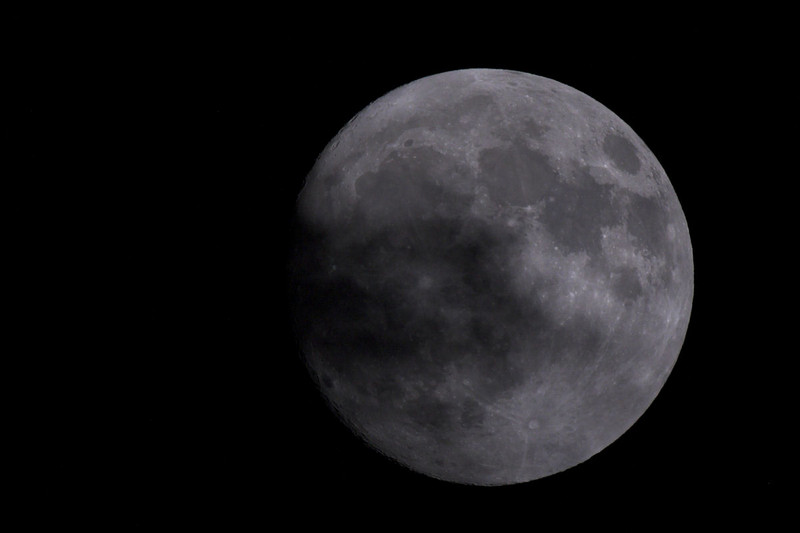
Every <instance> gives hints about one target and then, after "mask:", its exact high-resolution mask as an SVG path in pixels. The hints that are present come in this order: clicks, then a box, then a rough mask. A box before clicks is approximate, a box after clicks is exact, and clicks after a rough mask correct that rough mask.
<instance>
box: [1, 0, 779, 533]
mask: <svg viewBox="0 0 800 533" xmlns="http://www.w3.org/2000/svg"><path fill="white" fill-rule="evenodd" d="M308 9H309V11H310V12H309V13H305V14H302V13H292V14H290V13H288V12H279V11H264V12H250V13H235V14H234V13H224V14H221V13H217V12H205V13H198V12H194V13H193V14H191V15H189V14H178V15H175V14H170V15H166V14H164V13H160V12H158V13H157V12H153V13H138V14H132V13H130V14H119V13H115V14H111V13H83V14H80V13H79V14H75V13H69V14H68V15H69V18H68V19H61V16H60V15H59V14H55V15H54V14H48V16H46V17H45V16H42V15H41V14H38V15H37V16H29V15H19V16H14V17H12V18H11V19H9V20H10V26H11V27H12V29H13V30H14V31H13V33H12V39H11V46H10V48H9V52H10V54H9V55H10V60H9V63H7V65H6V71H7V73H9V74H10V75H9V76H7V77H6V81H5V84H6V85H8V86H10V87H11V88H12V89H13V90H15V92H14V97H13V98H11V99H9V100H8V103H7V104H6V106H5V107H6V108H7V110H8V112H9V115H8V116H9V117H10V120H9V121H7V127H6V134H7V139H6V140H7V141H8V144H7V146H9V147H10V148H11V150H10V151H9V152H10V153H11V154H12V158H13V161H15V162H18V163H22V164H21V165H19V166H18V167H16V169H15V174H14V177H15V179H14V180H12V183H13V188H14V190H15V191H16V190H17V189H18V192H15V195H12V196H11V198H12V200H13V201H12V202H11V204H12V205H10V206H9V211H8V212H9V213H10V214H11V215H12V219H13V220H14V223H13V224H12V226H11V227H12V230H13V231H12V239H14V240H15V241H19V242H15V243H16V244H18V245H20V247H21V249H22V251H23V253H21V254H19V255H18V257H20V260H19V264H20V267H21V268H20V270H21V271H22V272H23V273H25V274H33V276H34V278H35V279H36V280H37V281H36V282H35V283H34V282H31V283H29V284H27V285H26V284H22V286H23V287H34V288H36V289H37V294H39V293H41V294H40V295H39V296H37V298H36V299H35V302H34V303H33V304H31V303H30V302H31V301H33V299H32V298H28V306H29V307H24V308H22V307H21V308H20V309H26V310H25V311H20V313H19V318H21V319H22V320H21V321H20V322H21V323H24V322H26V321H27V319H28V318H30V317H34V316H35V317H39V316H40V315H44V316H43V318H46V319H48V320H49V321H48V322H47V323H48V324H49V323H51V322H52V323H55V324H56V325H54V326H53V327H52V329H50V328H41V327H37V328H35V329H34V330H33V332H32V333H31V335H30V337H29V338H30V344H29V346H33V348H30V349H29V350H28V352H26V356H25V361H28V362H31V365H30V366H31V368H29V373H28V374H26V375H27V376H28V377H30V378H31V382H33V383H35V385H36V386H37V388H39V387H40V388H41V391H42V394H36V395H31V396H32V397H33V398H34V399H35V401H34V402H33V404H35V406H36V407H38V408H40V409H41V411H40V412H41V415H40V417H39V418H38V419H37V421H36V422H35V423H33V425H34V426H36V427H37V429H38V430H41V431H43V434H42V435H43V436H42V437H41V438H32V439H31V442H32V444H33V449H34V450H36V453H37V456H38V458H39V459H38V460H36V461H34V463H35V464H36V465H38V466H42V465H44V466H43V467H42V473H41V474H40V475H39V476H38V477H36V478H35V483H33V485H34V487H33V488H31V489H30V490H31V491H32V492H30V494H31V495H32V497H34V498H38V497H39V495H42V494H43V495H45V496H47V497H48V498H49V499H51V500H52V501H54V502H57V503H56V504H54V507H52V509H53V510H51V511H50V513H51V514H52V513H55V514H56V515H57V516H58V515H59V513H68V514H70V515H73V514H74V515H77V516H80V517H83V518H87V517H88V518H90V519H94V518H98V517H100V516H105V517H107V518H105V519H106V520H108V521H109V523H110V524H135V525H136V524H138V525H140V526H149V525H151V524H155V523H164V521H165V520H166V521H170V522H172V521H174V522H175V523H197V524H212V523H219V524H226V525H233V524H236V525H239V524H242V525H249V526H253V527H269V526H270V525H273V524H274V523H275V521H276V520H278V519H288V520H290V521H291V523H294V524H297V525H298V526H303V527H305V526H311V525H314V526H316V525H326V526H330V527H339V526H342V525H344V526H357V525H358V524H359V523H362V522H363V523H364V524H366V525H368V524H370V523H374V522H373V521H372V517H374V516H378V517H380V520H381V521H382V522H381V523H384V524H385V523H386V522H387V521H388V522H389V523H394V522H395V521H396V520H399V519H406V520H409V521H410V522H411V523H419V524H420V525H422V524H430V523H431V522H430V520H438V521H441V523H447V524H450V525H451V526H452V525H471V524H474V523H475V521H476V520H478V519H481V518H486V519H488V520H490V521H491V522H492V523H494V524H495V525H496V522H495V521H496V520H499V519H512V520H514V521H515V520H517V519H519V520H526V519H527V522H526V523H528V524H531V525H532V526H533V525H538V524H543V523H545V522H546V523H556V524H559V525H561V526H562V527H569V526H571V525H575V524H577V523H583V522H585V521H586V522H596V521H600V522H603V521H607V522H608V523H611V524H613V523H620V524H622V523H624V522H626V521H628V520H630V519H631V516H632V515H631V509H636V510H640V511H644V512H646V513H649V514H648V516H650V517H655V518H653V520H657V521H659V522H660V521H661V520H667V519H669V518H678V519H682V518H684V517H690V516H693V517H697V516H703V517H707V518H709V519H711V520H713V521H719V520H726V521H727V520H731V519H738V517H740V516H757V517H769V516H774V515H775V513H776V512H777V511H779V510H781V509H782V502H783V498H784V497H785V496H786V494H787V493H788V491H789V486H788V483H789V479H788V476H787V475H786V470H787V465H786V463H787V460H788V456H787V455H786V453H785V451H784V447H783V443H784V442H785V438H784V437H783V435H784V430H783V429H782V427H784V426H785V425H786V424H787V423H788V420H790V419H791V417H789V416H788V415H786V414H783V412H782V411H783V409H785V408H786V407H787V406H788V404H787V403H786V400H784V399H782V398H779V394H780V395H782V394H783V393H784V390H785V389H784V388H783V387H782V386H780V385H778V378H779V375H780V374H782V373H783V371H782V368H783V364H784V360H785V359H787V358H789V357H790V352H791V350H790V349H787V348H784V347H783V346H782V344H781V342H780V341H779V335H780V333H781V331H782V330H783V329H784V328H786V327H788V325H789V320H788V319H786V318H783V317H784V316H786V313H785V312H783V311H780V310H779V307H777V304H776V301H775V300H776V299H779V298H780V297H781V295H782V294H784V284H783V283H782V280H783V279H786V278H787V277H788V275H789V268H790V267H789V266H788V264H787V256H786V253H785V252H780V251H779V250H780V249H781V248H780V247H784V246H786V245H787V241H786V237H784V236H782V235H783V233H784V232H785V231H786V229H787V228H788V227H789V226H788V224H787V222H786V220H787V219H788V213H787V212H786V211H784V210H782V208H779V207H778V203H779V200H780V198H781V196H782V195H783V191H784V185H783V183H784V182H785V180H787V179H789V174H790V171H789V169H788V168H785V167H784V165H783V163H782V161H781V157H780V154H781V148H780V145H781V133H780V130H779V129H777V128H776V127H774V126H773V125H774V124H776V123H777V122H780V121H781V120H782V117H783V115H784V114H785V113H786V107H787V106H786V104H785V102H787V101H789V95H788V93H789V90H790V86H788V85H787V83H786V81H785V80H786V77H785V72H784V71H785V67H786V63H785V62H783V60H782V59H781V58H782V56H783V54H785V52H786V49H785V47H784V44H783V42H782V40H781V38H780V35H779V34H780V32H774V31H772V22H773V20H775V19H779V18H780V16H776V17H775V19H773V18H772V17H771V16H769V17H767V18H766V19H761V20H758V19H755V18H752V19H751V18H749V17H748V16H739V17H737V18H729V17H728V18H726V17H721V16H718V15H715V16H713V17H712V16H709V17H702V16H700V15H698V14H696V13H693V14H687V15H686V16H679V17H676V18H677V20H676V21H674V22H672V21H666V20H665V19H664V18H663V17H662V16H661V15H659V16H655V15H644V14H642V15H637V16H636V17H634V19H633V20H634V21H635V23H631V22H630V21H628V19H627V18H626V17H624V16H623V17H622V18H617V17H614V16H613V15H612V16H611V17H609V18H611V19H615V20H616V23H615V24H613V25H609V23H607V22H605V21H603V22H602V23H601V22H600V19H597V18H595V15H594V14H588V13H587V14H585V17H584V18H582V19H581V20H580V21H577V20H575V15H574V14H572V15H570V16H568V17H567V16H564V15H561V16H560V17H558V16H550V15H544V14H538V15H537V17H535V20H532V19H531V18H530V17H529V18H524V17H522V14H521V13H519V14H515V13H510V14H509V13H499V12H498V13H495V12H493V11H491V10H488V12H486V13H477V14H476V16H474V18H472V19H471V20H463V21H462V20H455V19H454V18H453V17H450V16H441V17H435V16H433V13H427V12H426V13H425V15H424V16H423V15H420V16H412V17H407V18H405V19H403V18H401V17H399V16H398V15H397V13H390V12H388V11H389V10H388V9H387V13H366V14H365V13H356V12H354V13H345V12H342V11H340V10H337V11H335V12H327V13H325V12H321V11H319V10H318V9H317V8H311V7H309V8H308ZM312 19H313V20H312ZM64 20H69V21H70V23H66V22H65V21H64ZM579 22H580V23H579ZM776 34H777V35H776ZM471 67H489V68H507V69H513V70H520V71H525V72H530V73H534V74H538V75H541V76H545V77H549V78H553V79H556V80H558V81H560V82H562V83H566V84H567V85H570V86H573V87H575V88H577V89H579V90H581V91H583V92H585V93H587V94H588V95H590V96H592V97H593V98H595V99H597V100H598V101H600V102H601V103H603V104H604V105H606V106H607V107H608V108H610V109H611V110H612V111H614V112H615V113H616V114H617V115H619V116H620V117H621V118H622V119H623V120H624V121H625V122H627V123H628V124H629V125H630V126H631V127H632V128H633V129H634V131H636V132H637V133H638V135H639V136H640V137H641V138H642V139H644V141H645V142H646V143H647V145H648V146H649V147H650V148H651V149H652V151H653V152H654V153H655V155H656V157H657V158H658V159H659V161H660V162H661V164H662V166H663V167H664V168H665V170H666V172H667V174H668V176H669V177H670V179H671V181H672V183H673V186H674V188H675V190H676V192H677V194H678V197H679V199H680V201H681V204H682V206H683V209H684V212H685V214H686V217H687V220H688V223H689V229H690V232H691V236H692V244H693V248H694V260H695V276H696V277H695V285H696V288H695V299H694V307H693V311H692V319H691V323H690V327H689V331H688V334H687V337H686V341H685V343H684V347H683V351H682V352H681V355H680V358H679V360H678V363H677V365H676V367H675V369H674V371H673V373H672V375H671V377H670V378H669V380H668V381H667V384H666V385H665V387H664V389H663V390H662V392H661V394H660V395H659V396H658V398H657V399H656V400H655V402H654V403H653V405H652V406H651V407H650V409H649V410H648V411H647V412H646V413H645V414H644V415H643V416H642V418H641V419H640V420H639V421H638V422H637V424H636V425H635V426H634V427H633V428H632V429H631V430H630V431H628V432H627V433H625V434H624V435H623V436H622V437H621V438H620V439H619V440H618V441H617V442H615V443H614V444H613V445H611V446H610V447H608V448H607V449H605V450H604V451H602V452H601V453H599V454H598V455H596V456H595V457H593V458H592V459H590V460H589V461H587V462H585V463H584V464H581V465H579V466H576V467H574V468H572V469H570V470H568V471H566V472H563V473H560V474H558V475H554V476H551V477H549V478H545V479H541V480H537V481H534V482H531V483H527V484H522V485H515V486H507V487H494V488H479V487H467V486H458V485H453V484H449V483H444V482H440V481H437V480H433V479H429V478H426V477H424V476H421V475H418V474H415V473H413V472H410V471H407V470H405V469H404V468H402V467H400V466H397V465H395V464H393V463H392V462H390V461H389V460H387V459H385V458H383V457H381V456H379V455H378V454H377V453H375V452H373V451H371V450H370V449H368V448H367V447H366V446H365V445H363V444H362V443H361V442H360V441H358V440H357V439H356V437H354V436H353V435H352V434H350V433H349V431H348V430H347V429H346V428H345V427H344V426H342V425H341V424H340V423H339V422H338V421H337V420H336V419H335V417H334V415H333V414H331V413H330V412H329V411H328V410H327V408H326V407H325V405H324V402H323V401H322V399H321V398H320V397H319V396H318V394H317V392H316V390H315V388H314V386H313V384H312V382H311V381H310V379H309V378H308V376H307V374H306V372H305V369H304V367H303V365H302V362H301V360H300V359H299V357H298V354H297V349H296V346H295V344H294V340H293V338H292V335H291V329H290V324H289V317H288V313H287V306H286V301H285V293H284V290H285V254H286V248H287V245H288V235H289V227H290V221H291V216H292V212H293V203H294V200H295V198H296V196H297V194H298V192H299V191H300V189H301V187H302V182H303V178H304V176H305V175H306V173H307V172H308V171H309V170H310V168H311V166H312V165H313V163H314V160H315V158H316V157H317V155H318V154H319V152H320V151H321V150H322V149H323V148H324V146H325V145H326V144H327V142H328V141H329V140H330V139H331V138H332V137H333V136H334V135H335V134H336V132H337V131H338V130H339V128H341V127H342V126H343V125H344V124H345V123H346V122H347V120H349V119H350V118H351V117H352V116H353V115H355V114H356V113H357V112H358V111H359V110H360V109H362V108H363V107H364V106H366V105H367V104H368V103H370V102H371V101H373V100H375V99H376V98H378V97H380V96H381V95H383V94H385V93H386V92H388V91H389V90H391V89H394V88H395V87H397V86H399V85H402V84H405V83H408V82H411V81H413V80H415V79H418V78H420V77H423V76H426V75H431V74H435V73H438V72H443V71H446V70H451V69H458V68H471ZM23 230H24V233H23ZM29 232H32V233H33V234H35V236H36V237H35V238H29V237H23V235H29V234H30V233H29ZM34 257H35V258H36V259H34ZM37 320H38V318H37ZM40 323H42V324H43V323H44V322H40ZM51 342H52V343H53V344H52V346H51V345H50V344H49V343H51ZM46 346H50V347H46ZM28 421H29V422H30V419H28ZM27 494H28V493H27V492H25V493H24V495H27ZM37 512H38V513H43V511H41V509H40V510H39V511H37ZM698 512H699V514H692V513H698ZM367 517H370V518H369V519H367ZM623 517H625V518H623ZM423 519H424V520H423ZM375 527H380V528H383V526H375Z"/></svg>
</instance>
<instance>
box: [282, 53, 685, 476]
mask: <svg viewBox="0 0 800 533" xmlns="http://www.w3.org/2000/svg"><path fill="white" fill-rule="evenodd" d="M296 227H297V231H296V236H295V241H294V242H295V246H294V252H293V256H292V261H291V272H292V280H291V287H292V295H293V311H294V316H295V323H296V331H297V335H298V339H299V341H300V345H301V348H302V350H303V354H304V357H305V360H306V362H307V364H308V368H309V370H310V372H311V374H312V376H313V377H314V379H315V380H316V381H317V383H318V384H319V386H320V389H321V391H322V393H323V395H324V396H325V398H326V399H327V400H328V402H329V404H330V405H331V407H332V408H333V409H334V410H335V411H336V412H337V413H338V414H339V416H340V417H341V419H342V420H343V421H344V422H345V423H346V424H347V425H348V426H349V427H350V428H351V429H353V431H355V432H356V433H357V434H358V435H359V436H361V437H362V438H363V439H364V440H365V441H366V442H367V443H368V444H370V445H371V446H372V447H374V448H375V449H377V450H378V451H380V452H381V453H383V454H385V455H386V456H388V457H390V458H392V459H393V460H395V461H397V462H399V463H401V464H403V465H405V466H407V467H409V468H411V469H413V470H415V471H417V472H421V473H423V474H426V475H429V476H432V477H436V478H439V479H443V480H447V481H452V482H457V483H468V484H477V485H501V484H510V483H520V482H526V481H530V480H533V479H537V478H541V477H544V476H548V475H551V474H554V473H556V472H560V471H562V470H565V469H567V468H570V467H572V466H574V465H576V464H578V463H580V462H583V461H585V460H586V459H588V458H590V457H591V456H592V455H594V454H596V453H597V452H599V451H600V450H602V449H603V448H605V447H606V446H608V445H609V444H610V443H611V442H613V441H614V440H616V439H617V438H618V437H619V436H620V435H622V434H623V433H624V432H625V431H626V430H627V429H628V428H629V427H630V426H631V425H632V424H633V423H634V422H635V421H636V420H637V419H638V418H639V417H640V416H641V415H642V413H643V412H644V411H645V410H646V409H647V407H648V406H649V405H650V403H651V402H652V401H653V399H654V398H655V397H656V395H657V394H658V392H659V390H660V389H661V387H662V386H663V384H664V382H665V381H666V379H667V376H668V375H669V373H670V370H671V369H672V367H673V366H674V364H675V362H676V359H677V357H678V353H679V351H680V348H681V345H682V343H683V339H684V336H685V333H686V329H687V326H688V320H689V314H690V309H691V303H692V294H693V263H692V251H691V243H690V238H689V232H688V228H687V224H686V220H685V217H684V214H683V211H682V209H681V206H680V204H679V202H678V198H677V196H676V194H675V192H674V190H673V188H672V185H671V184H670V182H669V180H668V179H667V176H666V174H665V173H664V170H663V169H662V168H661V166H660V165H659V163H658V161H657V160H656V158H655V157H654V155H653V154H652V152H651V151H650V150H649V149H648V148H647V147H646V146H645V144H644V143H643V142H642V140H641V139H640V138H639V137H638V136H637V135H636V134H635V133H634V132H633V131H632V130H631V129H630V128H629V127H628V126H627V125H626V124H625V123H624V122H623V121H622V120H621V119H619V117H617V116H616V115H614V114H613V113H612V112H611V111H609V110H608V109H606V108H605V107H604V106H603V105H601V104H600V103H598V102H597V101H595V100H593V99H592V98H590V97H589V96H587V95H585V94H583V93H581V92H579V91H577V90H575V89H573V88H570V87H567V86H566V85H563V84H561V83H558V82H556V81H553V80H549V79H546V78H542V77H538V76H534V75H531V74H525V73H521V72H514V71H504V70H490V69H471V70H461V71H453V72H447V73H443V74H438V75H435V76H430V77H427V78H423V79H420V80H417V81H415V82H413V83H410V84H408V85H405V86H403V87H400V88H398V89H396V90H394V91H392V92H390V93H388V94H387V95H385V96H383V97H381V98H380V99H378V100H376V101H375V102H373V103H372V104H370V105H369V106H367V107H366V108H365V109H364V110H363V111H361V112H360V113H359V114H358V115H357V116H356V117H354V118H353V119H352V120H351V121H350V122H349V123H348V124H347V125H346V126H345V127H344V128H343V129H342V130H341V131H340V132H339V133H338V135H337V136H336V137H335V138H334V139H333V140H332V141H331V142H330V143H329V145H328V146H327V147H326V148H325V150H324V151H323V153H322V154H320V157H319V158H318V160H317V161H316V163H315V165H314V167H313V169H312V170H311V172H310V174H309V175H308V177H307V179H306V183H305V186H304V188H303V190H302V191H301V193H300V195H299V197H298V202H297V224H296Z"/></svg>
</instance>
